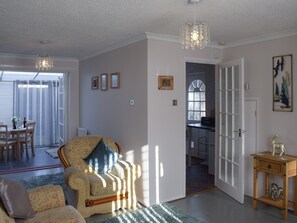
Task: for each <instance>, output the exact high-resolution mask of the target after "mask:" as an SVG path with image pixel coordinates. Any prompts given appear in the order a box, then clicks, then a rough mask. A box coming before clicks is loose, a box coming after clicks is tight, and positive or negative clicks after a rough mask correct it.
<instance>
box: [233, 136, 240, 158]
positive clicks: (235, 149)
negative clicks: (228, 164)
mask: <svg viewBox="0 0 297 223" xmlns="http://www.w3.org/2000/svg"><path fill="white" fill-rule="evenodd" d="M234 144H235V148H234V162H235V163H238V162H239V151H238V150H239V148H240V147H239V146H240V145H239V141H238V140H234Z"/></svg>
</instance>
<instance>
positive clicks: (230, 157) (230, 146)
mask: <svg viewBox="0 0 297 223" xmlns="http://www.w3.org/2000/svg"><path fill="white" fill-rule="evenodd" d="M227 140H228V145H227V159H228V160H231V161H232V151H233V147H232V139H227Z"/></svg>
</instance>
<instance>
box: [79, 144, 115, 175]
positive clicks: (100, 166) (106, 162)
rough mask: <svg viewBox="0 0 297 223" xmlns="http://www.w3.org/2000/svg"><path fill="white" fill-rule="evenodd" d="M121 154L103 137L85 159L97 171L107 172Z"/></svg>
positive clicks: (100, 172)
mask: <svg viewBox="0 0 297 223" xmlns="http://www.w3.org/2000/svg"><path fill="white" fill-rule="evenodd" d="M119 156H120V155H119V154H118V153H116V152H114V151H113V150H112V149H110V148H109V147H108V146H107V145H106V144H105V142H104V141H103V139H101V140H100V142H99V143H98V144H97V146H96V147H95V149H94V150H93V151H92V152H91V153H90V155H88V156H87V157H86V158H85V159H84V161H85V162H86V163H87V164H88V165H90V166H91V167H93V168H94V169H95V170H96V172H97V173H99V174H104V173H107V172H108V171H109V170H110V169H111V168H112V167H113V166H114V164H115V163H116V162H117V161H118V159H119Z"/></svg>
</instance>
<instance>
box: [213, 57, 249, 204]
mask: <svg viewBox="0 0 297 223" xmlns="http://www.w3.org/2000/svg"><path fill="white" fill-rule="evenodd" d="M243 85H244V60H243V59H240V60H236V61H231V62H226V63H223V64H220V65H219V84H218V90H219V103H218V111H219V120H218V130H219V133H218V154H217V156H216V157H217V160H216V161H217V173H216V183H217V186H218V188H219V189H221V190H222V191H224V192H225V193H227V194H228V195H230V196H231V197H233V198H234V199H235V200H237V201H238V202H240V203H244V91H243Z"/></svg>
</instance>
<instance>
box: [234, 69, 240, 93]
mask: <svg viewBox="0 0 297 223" xmlns="http://www.w3.org/2000/svg"><path fill="white" fill-rule="evenodd" d="M234 88H235V89H239V65H236V66H235V67H234Z"/></svg>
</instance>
